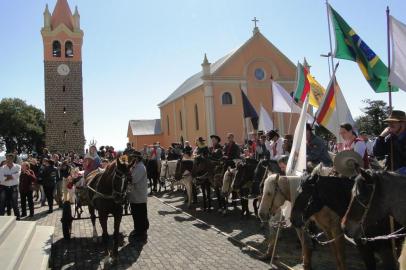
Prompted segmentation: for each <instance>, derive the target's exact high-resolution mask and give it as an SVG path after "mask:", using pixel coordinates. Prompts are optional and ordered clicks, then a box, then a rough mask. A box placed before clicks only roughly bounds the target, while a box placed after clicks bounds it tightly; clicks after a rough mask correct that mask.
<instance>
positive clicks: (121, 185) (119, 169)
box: [112, 156, 135, 203]
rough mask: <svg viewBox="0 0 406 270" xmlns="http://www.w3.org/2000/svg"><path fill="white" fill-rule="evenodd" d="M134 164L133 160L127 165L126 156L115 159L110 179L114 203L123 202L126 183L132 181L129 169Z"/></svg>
mask: <svg viewBox="0 0 406 270" xmlns="http://www.w3.org/2000/svg"><path fill="white" fill-rule="evenodd" d="M134 163H135V159H134V160H132V161H131V163H130V164H129V163H128V158H127V157H126V156H121V157H117V159H116V166H115V169H114V175H113V179H112V185H113V187H112V188H113V191H112V196H113V200H114V202H116V203H123V202H124V199H125V195H126V190H127V186H128V183H129V182H131V179H132V177H131V172H130V169H131V167H132V165H133V164H134Z"/></svg>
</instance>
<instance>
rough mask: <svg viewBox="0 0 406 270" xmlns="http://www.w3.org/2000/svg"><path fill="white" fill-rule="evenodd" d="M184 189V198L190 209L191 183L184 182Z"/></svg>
mask: <svg viewBox="0 0 406 270" xmlns="http://www.w3.org/2000/svg"><path fill="white" fill-rule="evenodd" d="M185 187H186V197H187V200H188V202H187V204H188V208H190V207H191V206H192V200H193V199H192V197H193V186H192V182H191V181H186V183H185Z"/></svg>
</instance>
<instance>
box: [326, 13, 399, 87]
mask: <svg viewBox="0 0 406 270" xmlns="http://www.w3.org/2000/svg"><path fill="white" fill-rule="evenodd" d="M329 8H330V14H331V19H332V22H333V29H334V33H335V37H336V51H335V55H334V57H335V58H340V59H347V60H351V61H354V62H357V63H358V66H359V68H360V69H361V71H362V74H364V77H365V79H367V81H368V83H369V85H370V86H371V87H372V89H374V91H375V92H376V93H382V92H388V91H389V90H388V68H387V67H386V66H385V64H384V63H383V62H382V61H381V59H380V58H379V56H377V55H376V54H375V53H374V51H372V50H371V48H369V46H368V45H367V44H366V43H365V42H364V41H363V40H362V39H361V38H360V37H359V36H358V35H357V33H355V31H354V30H353V29H352V28H351V27H350V26H349V25H348V24H347V23H346V21H344V19H343V18H342V17H341V16H340V14H338V13H337V11H335V10H334V9H333V8H332V7H331V6H329ZM391 91H398V89H396V88H393V87H392V90H391Z"/></svg>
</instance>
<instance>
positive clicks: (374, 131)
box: [355, 99, 389, 136]
mask: <svg viewBox="0 0 406 270" xmlns="http://www.w3.org/2000/svg"><path fill="white" fill-rule="evenodd" d="M362 102H363V103H365V104H366V105H365V107H364V108H362V109H361V110H362V112H363V113H364V114H363V115H361V116H359V117H358V118H356V119H355V123H356V125H357V127H358V129H359V130H360V131H365V132H367V133H368V134H369V135H373V136H378V135H379V134H380V133H381V132H382V130H383V129H384V128H385V123H384V120H385V119H386V118H387V117H388V116H389V106H388V105H387V104H386V102H385V101H383V100H370V99H365V100H363V101H362Z"/></svg>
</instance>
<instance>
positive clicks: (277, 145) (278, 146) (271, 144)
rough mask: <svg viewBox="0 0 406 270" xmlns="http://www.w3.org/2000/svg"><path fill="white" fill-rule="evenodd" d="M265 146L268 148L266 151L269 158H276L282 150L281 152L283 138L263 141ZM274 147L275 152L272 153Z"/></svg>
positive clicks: (281, 153)
mask: <svg viewBox="0 0 406 270" xmlns="http://www.w3.org/2000/svg"><path fill="white" fill-rule="evenodd" d="M265 146H266V148H267V149H268V151H269V152H270V153H271V159H272V160H278V159H279V157H281V156H282V155H283V154H284V152H283V147H282V146H283V139H282V138H281V137H279V138H278V139H277V140H276V141H271V142H268V141H267V143H265ZM274 147H275V150H276V153H274Z"/></svg>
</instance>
